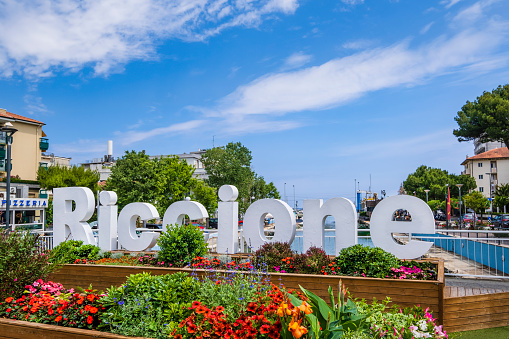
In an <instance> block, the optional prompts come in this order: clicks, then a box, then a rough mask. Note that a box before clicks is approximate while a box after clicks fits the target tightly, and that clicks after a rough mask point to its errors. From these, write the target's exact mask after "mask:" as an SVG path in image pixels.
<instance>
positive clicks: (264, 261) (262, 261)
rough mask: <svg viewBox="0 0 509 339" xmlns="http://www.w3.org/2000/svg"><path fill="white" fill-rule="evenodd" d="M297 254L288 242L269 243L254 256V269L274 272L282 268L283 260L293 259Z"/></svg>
mask: <svg viewBox="0 0 509 339" xmlns="http://www.w3.org/2000/svg"><path fill="white" fill-rule="evenodd" d="M294 256H295V252H294V251H293V250H292V248H291V247H290V244H289V243H287V242H268V243H265V244H263V245H262V246H261V247H260V248H259V249H258V250H257V251H256V252H255V253H254V254H253V257H252V259H251V263H252V264H253V266H254V267H256V268H259V269H262V270H267V271H270V272H274V271H277V270H278V267H280V266H281V264H282V261H283V259H285V258H293V257H294Z"/></svg>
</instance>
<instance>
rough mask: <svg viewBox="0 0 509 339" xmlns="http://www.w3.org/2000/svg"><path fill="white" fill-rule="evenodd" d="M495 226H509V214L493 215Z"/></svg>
mask: <svg viewBox="0 0 509 339" xmlns="http://www.w3.org/2000/svg"><path fill="white" fill-rule="evenodd" d="M492 223H493V227H495V228H509V214H499V215H496V216H494V217H493V222H492Z"/></svg>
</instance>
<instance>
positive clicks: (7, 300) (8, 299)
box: [5, 297, 14, 303]
mask: <svg viewBox="0 0 509 339" xmlns="http://www.w3.org/2000/svg"><path fill="white" fill-rule="evenodd" d="M13 300H14V298H13V297H9V298H7V299H5V302H7V303H10V302H11V301H13Z"/></svg>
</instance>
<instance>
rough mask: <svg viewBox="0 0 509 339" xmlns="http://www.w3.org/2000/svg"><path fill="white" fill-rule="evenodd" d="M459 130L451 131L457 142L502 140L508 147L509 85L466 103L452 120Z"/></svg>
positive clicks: (499, 87)
mask: <svg viewBox="0 0 509 339" xmlns="http://www.w3.org/2000/svg"><path fill="white" fill-rule="evenodd" d="M454 120H456V122H457V123H458V126H459V128H458V129H455V130H454V131H453V133H454V135H455V136H456V137H457V138H458V140H459V141H468V140H473V139H476V138H478V139H479V141H480V142H488V141H500V140H502V141H503V142H504V143H505V145H506V147H508V146H509V84H507V85H504V86H498V87H497V88H496V89H494V90H493V91H491V92H484V93H483V94H482V95H481V96H479V97H477V99H476V100H475V101H474V102H470V101H467V103H466V104H465V105H464V106H463V107H462V108H461V111H459V112H458V115H457V116H456V117H455V118H454Z"/></svg>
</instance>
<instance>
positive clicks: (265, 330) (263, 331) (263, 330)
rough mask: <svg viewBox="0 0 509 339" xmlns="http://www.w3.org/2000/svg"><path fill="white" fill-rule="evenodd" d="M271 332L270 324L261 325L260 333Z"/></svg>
mask: <svg viewBox="0 0 509 339" xmlns="http://www.w3.org/2000/svg"><path fill="white" fill-rule="evenodd" d="M269 332H270V326H269V325H262V327H260V333H261V334H268V333H269Z"/></svg>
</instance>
